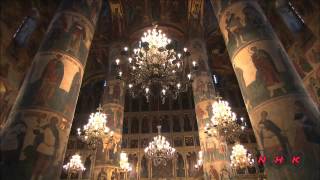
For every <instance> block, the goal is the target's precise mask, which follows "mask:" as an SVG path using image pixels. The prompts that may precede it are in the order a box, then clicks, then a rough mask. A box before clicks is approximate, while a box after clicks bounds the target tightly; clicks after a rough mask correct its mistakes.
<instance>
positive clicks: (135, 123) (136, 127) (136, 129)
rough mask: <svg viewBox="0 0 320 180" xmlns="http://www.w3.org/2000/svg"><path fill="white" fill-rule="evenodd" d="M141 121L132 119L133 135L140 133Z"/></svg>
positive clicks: (135, 118)
mask: <svg viewBox="0 0 320 180" xmlns="http://www.w3.org/2000/svg"><path fill="white" fill-rule="evenodd" d="M139 125H140V123H139V119H138V118H137V117H133V118H132V119H131V133H132V134H137V133H139Z"/></svg>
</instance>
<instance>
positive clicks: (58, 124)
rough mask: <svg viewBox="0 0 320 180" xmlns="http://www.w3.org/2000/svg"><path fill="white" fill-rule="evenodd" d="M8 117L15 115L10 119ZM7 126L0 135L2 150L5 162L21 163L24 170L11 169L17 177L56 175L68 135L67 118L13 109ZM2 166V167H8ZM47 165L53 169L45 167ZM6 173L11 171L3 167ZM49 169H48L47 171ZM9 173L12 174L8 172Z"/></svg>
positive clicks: (60, 165)
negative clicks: (14, 110) (13, 111)
mask: <svg viewBox="0 0 320 180" xmlns="http://www.w3.org/2000/svg"><path fill="white" fill-rule="evenodd" d="M10 119H16V121H14V122H13V123H12V121H10ZM7 126H8V127H10V129H9V130H8V131H5V132H4V134H3V136H2V138H1V140H2V141H1V146H0V147H1V148H0V150H1V152H2V154H3V155H4V156H3V158H4V159H3V160H4V162H5V164H6V163H9V162H10V163H17V162H18V161H19V163H20V164H23V167H26V168H28V169H27V170H26V169H24V170H22V169H21V170H19V169H15V172H16V171H19V173H14V176H15V178H16V179H21V178H27V179H32V178H34V179H38V178H44V179H46V178H49V179H51V178H53V177H55V178H58V176H59V175H60V172H58V170H59V169H61V168H62V163H63V155H64V151H65V149H64V148H65V147H66V145H67V141H68V138H66V137H68V136H69V128H70V126H71V124H70V122H68V121H67V120H66V119H64V118H61V117H59V116H56V115H55V114H48V113H45V112H41V111H40V112H39V111H25V112H19V113H13V114H12V115H11V117H9V123H8V124H7ZM7 167H8V166H3V167H1V169H2V168H4V169H5V168H7ZM48 169H52V170H51V171H48ZM3 172H6V173H13V172H11V171H10V169H7V170H6V169H5V171H3ZM48 172H49V173H48ZM10 177H11V176H10Z"/></svg>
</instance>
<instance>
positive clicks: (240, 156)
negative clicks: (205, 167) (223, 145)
mask: <svg viewBox="0 0 320 180" xmlns="http://www.w3.org/2000/svg"><path fill="white" fill-rule="evenodd" d="M230 159H231V167H233V168H236V169H242V168H245V167H248V166H252V165H253V164H254V158H253V157H252V155H251V154H250V153H248V151H247V149H246V148H245V147H244V146H243V145H241V144H239V143H236V144H235V145H234V146H233V147H232V152H231V155H230Z"/></svg>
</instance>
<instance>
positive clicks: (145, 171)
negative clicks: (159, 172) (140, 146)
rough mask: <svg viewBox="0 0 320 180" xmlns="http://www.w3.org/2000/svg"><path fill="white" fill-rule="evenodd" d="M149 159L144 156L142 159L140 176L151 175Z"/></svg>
mask: <svg viewBox="0 0 320 180" xmlns="http://www.w3.org/2000/svg"><path fill="white" fill-rule="evenodd" d="M148 162H149V161H148V159H147V158H146V157H145V156H143V157H142V159H141V167H140V177H141V178H147V177H148V175H149V168H148Z"/></svg>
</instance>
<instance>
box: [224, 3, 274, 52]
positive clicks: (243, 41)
mask: <svg viewBox="0 0 320 180" xmlns="http://www.w3.org/2000/svg"><path fill="white" fill-rule="evenodd" d="M220 15H221V16H219V17H220V20H219V22H220V29H221V32H222V34H223V36H224V39H225V42H226V46H227V49H228V52H229V55H230V57H233V56H234V54H235V52H236V51H237V50H238V49H241V47H245V46H247V45H248V44H250V43H251V42H252V41H256V40H260V39H273V38H275V37H273V34H274V33H272V30H271V28H270V25H269V23H268V21H267V19H266V17H265V16H263V12H262V10H261V9H260V7H258V5H257V4H256V3H255V2H247V3H233V4H232V5H231V6H229V7H227V8H226V9H225V10H224V11H223V14H220Z"/></svg>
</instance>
